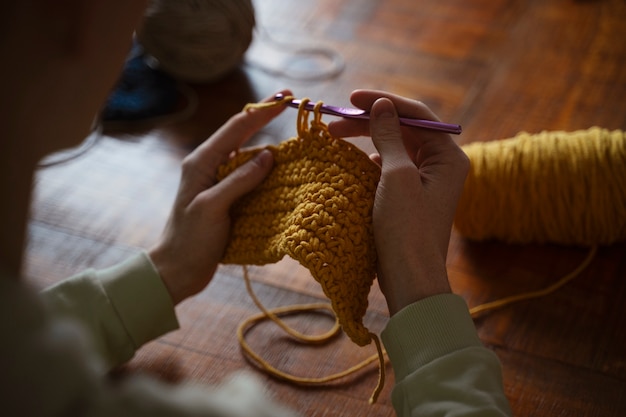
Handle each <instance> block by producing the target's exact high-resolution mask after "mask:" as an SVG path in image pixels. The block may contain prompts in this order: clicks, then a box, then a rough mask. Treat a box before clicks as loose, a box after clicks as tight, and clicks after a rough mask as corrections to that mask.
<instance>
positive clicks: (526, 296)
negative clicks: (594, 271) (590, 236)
mask: <svg viewBox="0 0 626 417" xmlns="http://www.w3.org/2000/svg"><path fill="white" fill-rule="evenodd" d="M597 251H598V247H597V246H594V247H592V248H591V250H590V251H589V253H588V254H587V257H586V258H585V259H584V260H583V261H582V263H581V264H580V265H578V267H576V269H574V270H573V271H572V272H570V273H569V274H567V275H565V276H564V277H562V278H561V279H559V280H558V281H557V282H555V283H554V284H552V285H549V286H547V287H545V288H543V289H541V290H537V291H529V292H525V293H522V294H516V295H512V296H509V297H505V298H501V299H499V300H495V301H491V302H488V303H484V304H480V305H477V306H476V307H472V308H470V314H471V315H472V316H475V315H478V314H480V313H483V312H485V311H491V310H495V309H498V308H503V307H505V306H508V305H510V304H513V303H517V302H519V301H524V300H530V299H533V298H540V297H545V296H546V295H549V294H551V293H553V292H555V291H556V290H558V289H559V288H561V287H562V286H564V285H565V284H567V283H568V282H570V281H571V280H573V279H574V278H576V277H577V276H578V275H580V273H581V272H582V271H583V270H585V268H587V267H588V266H589V264H590V263H591V261H592V260H593V258H594V257H595V255H596V253H597Z"/></svg>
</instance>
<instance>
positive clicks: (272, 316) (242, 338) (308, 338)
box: [237, 265, 386, 404]
mask: <svg viewBox="0 0 626 417" xmlns="http://www.w3.org/2000/svg"><path fill="white" fill-rule="evenodd" d="M243 276H244V281H245V284H246V290H247V291H248V294H249V295H250V298H251V299H252V301H253V302H254V304H255V305H256V306H257V307H258V308H259V310H261V313H260V314H257V315H254V316H251V317H249V318H247V319H246V320H244V321H243V322H241V324H240V325H239V327H238V328H237V339H238V340H239V344H240V346H241V348H242V349H243V351H244V352H245V354H246V355H248V357H249V358H250V359H251V360H253V361H254V362H255V363H256V364H257V365H258V366H259V367H260V368H261V369H263V370H264V371H265V372H267V373H269V374H270V375H273V376H275V377H277V378H280V379H283V380H286V381H289V382H292V383H295V384H299V385H309V386H310V385H323V384H327V383H329V382H333V381H336V380H339V379H342V378H345V377H347V376H349V375H352V374H354V373H356V372H358V371H360V370H361V369H363V368H365V367H367V366H368V365H369V364H371V363H372V362H375V361H376V360H378V369H379V374H378V384H377V385H376V388H375V389H374V392H373V393H372V396H371V397H370V399H369V403H370V404H373V403H375V402H376V400H377V399H378V396H379V395H380V392H381V391H382V389H383V387H384V384H385V359H384V358H385V354H386V353H385V351H384V349H383V348H382V345H381V343H380V340H379V338H378V336H376V335H375V334H374V333H370V335H371V336H372V340H373V341H374V344H375V346H376V351H377V353H376V354H375V355H372V356H370V357H369V358H366V359H365V360H363V361H362V362H360V363H358V364H356V365H354V366H352V367H350V368H348V369H346V370H344V371H341V372H337V373H335V374H331V375H328V376H324V377H319V378H311V377H300V376H297V375H293V374H290V373H288V372H284V371H281V370H280V369H278V368H276V367H274V366H272V365H271V364H270V363H269V362H267V361H266V360H265V359H263V358H262V357H261V356H260V355H259V354H258V353H256V352H255V351H254V350H253V349H252V348H251V347H250V345H249V344H248V342H247V341H246V332H247V331H248V330H250V329H251V328H252V326H254V325H256V324H257V323H259V322H261V321H264V320H268V319H269V320H271V321H272V322H274V323H275V324H276V325H277V326H279V327H280V328H281V329H283V330H284V331H285V332H286V333H287V334H289V335H290V336H292V337H293V338H295V339H296V340H298V341H300V342H304V343H309V344H321V343H325V342H328V341H329V340H330V339H332V338H333V337H334V336H336V335H337V333H338V331H339V330H340V326H339V320H338V318H337V315H336V314H335V312H334V311H333V308H332V306H331V305H330V304H328V303H312V304H295V305H291V306H286V307H277V308H273V309H267V308H266V307H265V306H264V305H263V304H262V303H261V301H260V300H259V298H258V297H257V296H256V294H255V293H254V290H253V288H252V283H251V280H250V276H249V274H248V268H247V266H246V265H243ZM317 310H328V311H329V312H331V313H332V314H333V315H334V317H335V324H334V325H333V327H332V328H331V329H330V330H329V331H328V332H326V333H323V334H321V335H306V334H303V333H300V332H298V331H296V330H294V329H293V328H291V327H289V326H288V325H287V324H285V322H284V321H282V320H281V319H280V318H279V316H281V315H287V314H294V313H305V312H308V311H317Z"/></svg>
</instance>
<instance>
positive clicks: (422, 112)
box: [350, 90, 440, 121]
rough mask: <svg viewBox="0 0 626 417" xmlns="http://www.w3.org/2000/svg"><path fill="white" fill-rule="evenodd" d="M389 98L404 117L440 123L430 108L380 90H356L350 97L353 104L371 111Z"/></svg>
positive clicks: (418, 102)
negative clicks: (383, 99)
mask: <svg viewBox="0 0 626 417" xmlns="http://www.w3.org/2000/svg"><path fill="white" fill-rule="evenodd" d="M383 97H384V98H387V99H389V100H391V102H392V103H393V104H394V106H395V108H396V111H397V112H398V114H399V115H400V116H402V117H410V118H414V119H425V120H435V121H440V120H439V118H438V117H437V115H436V114H435V113H433V111H432V110H430V108H428V106H426V105H425V104H424V103H422V102H421V101H419V100H413V99H410V98H406V97H402V96H399V95H396V94H391V93H388V92H386V91H378V90H355V91H353V92H352V94H351V95H350V101H351V102H352V104H354V105H355V106H357V107H358V108H360V109H363V110H369V109H370V108H371V107H372V106H373V105H374V103H375V102H376V100H378V99H379V98H383Z"/></svg>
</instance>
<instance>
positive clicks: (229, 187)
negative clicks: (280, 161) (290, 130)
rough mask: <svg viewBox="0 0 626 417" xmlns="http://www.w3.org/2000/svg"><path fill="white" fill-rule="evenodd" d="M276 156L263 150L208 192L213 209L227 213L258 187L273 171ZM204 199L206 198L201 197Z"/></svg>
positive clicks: (207, 196) (207, 195)
mask: <svg viewBox="0 0 626 417" xmlns="http://www.w3.org/2000/svg"><path fill="white" fill-rule="evenodd" d="M273 164H274V156H273V154H272V152H271V151H269V150H262V151H261V152H259V153H258V154H256V155H255V156H254V157H253V158H252V159H251V160H250V161H248V162H246V163H245V164H243V165H241V166H239V167H238V168H237V169H235V170H234V171H233V172H231V173H230V174H229V175H228V176H227V177H226V178H224V179H223V180H222V181H220V182H219V183H218V184H216V185H215V186H214V187H212V188H210V189H209V190H207V191H206V198H211V196H213V197H217V198H212V199H211V200H212V201H211V206H212V208H213V209H217V210H220V211H222V212H224V213H225V212H227V211H228V210H229V209H230V206H231V205H232V204H233V203H235V202H236V201H237V200H238V199H240V198H241V197H243V196H244V195H245V194H247V193H249V192H250V191H252V190H253V189H254V188H255V187H257V186H258V185H259V184H260V183H261V182H262V181H263V180H264V179H265V177H267V175H268V174H269V173H270V171H271V170H272V166H273ZM200 198H204V196H200Z"/></svg>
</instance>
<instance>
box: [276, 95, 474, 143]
mask: <svg viewBox="0 0 626 417" xmlns="http://www.w3.org/2000/svg"><path fill="white" fill-rule="evenodd" d="M284 98H285V97H284V96H283V95H282V94H276V96H274V100H276V101H281V100H283V99H284ZM301 103H302V100H296V99H293V100H289V101H286V102H285V104H286V105H287V106H289V107H294V108H298V107H300V104H301ZM304 108H305V109H306V110H310V111H313V109H314V108H315V103H314V102H308V103H306V104H305V105H304ZM320 112H321V113H324V114H330V115H333V116H339V117H347V118H351V119H365V120H368V119H369V118H370V114H369V112H367V111H365V110H360V109H354V108H350V107H338V106H330V105H328V104H322V106H321V107H320ZM399 119H400V124H402V125H405V126H414V127H421V128H424V129H431V130H437V131H440V132H446V133H451V134H454V135H459V134H460V133H461V131H462V128H461V126H460V125H455V124H450V123H443V122H437V121H434V120H424V119H411V118H408V117H400V118H399Z"/></svg>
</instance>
